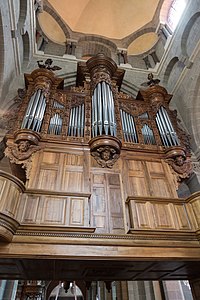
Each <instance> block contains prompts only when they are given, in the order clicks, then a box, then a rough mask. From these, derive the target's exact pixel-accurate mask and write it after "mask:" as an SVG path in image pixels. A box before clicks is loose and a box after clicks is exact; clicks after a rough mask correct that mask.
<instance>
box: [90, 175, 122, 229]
mask: <svg viewBox="0 0 200 300" xmlns="http://www.w3.org/2000/svg"><path fill="white" fill-rule="evenodd" d="M91 178H92V185H93V190H92V198H91V220H92V226H94V227H96V232H97V233H115V234H120V233H124V217H123V202H122V193H121V185H120V175H119V174H114V173H107V174H106V173H93V174H92V176H91Z"/></svg>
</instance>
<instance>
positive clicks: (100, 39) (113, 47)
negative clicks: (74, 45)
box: [78, 35, 117, 51]
mask: <svg viewBox="0 0 200 300" xmlns="http://www.w3.org/2000/svg"><path fill="white" fill-rule="evenodd" d="M81 42H96V43H99V44H103V45H105V46H106V47H108V48H110V49H111V50H113V51H116V50H117V46H116V44H115V43H113V42H112V41H110V40H108V39H106V38H103V37H98V36H93V35H84V36H83V37H81V38H80V39H79V40H78V43H81Z"/></svg>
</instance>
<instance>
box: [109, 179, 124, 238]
mask: <svg viewBox="0 0 200 300" xmlns="http://www.w3.org/2000/svg"><path fill="white" fill-rule="evenodd" d="M106 177H107V182H108V201H109V203H108V204H109V211H110V213H109V215H110V216H108V217H109V219H110V228H111V232H113V233H124V217H123V207H122V193H121V187H120V179H119V174H107V175H106Z"/></svg>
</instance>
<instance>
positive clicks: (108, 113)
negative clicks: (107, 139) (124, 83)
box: [92, 81, 116, 137]
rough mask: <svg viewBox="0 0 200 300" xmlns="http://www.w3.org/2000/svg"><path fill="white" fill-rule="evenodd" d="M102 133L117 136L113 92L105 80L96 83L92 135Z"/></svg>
mask: <svg viewBox="0 0 200 300" xmlns="http://www.w3.org/2000/svg"><path fill="white" fill-rule="evenodd" d="M102 134H105V135H112V136H116V122H115V113H114V101H113V94H112V91H111V88H110V86H109V84H107V83H106V82H104V81H102V82H100V83H98V84H97V85H96V88H95V90H94V93H93V96H92V136H93V137H95V136H98V135H102Z"/></svg>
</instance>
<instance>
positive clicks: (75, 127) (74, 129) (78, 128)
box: [67, 104, 85, 137]
mask: <svg viewBox="0 0 200 300" xmlns="http://www.w3.org/2000/svg"><path fill="white" fill-rule="evenodd" d="M84 120H85V111H84V104H80V105H79V106H76V107H72V108H71V110H70V117H69V127H68V133H67V135H68V136H75V137H83V136H84Z"/></svg>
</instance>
